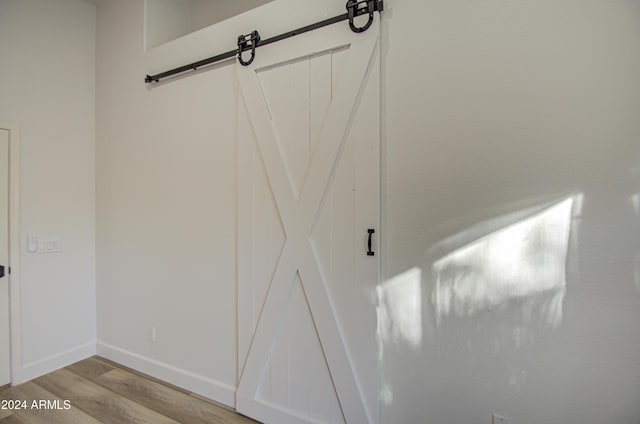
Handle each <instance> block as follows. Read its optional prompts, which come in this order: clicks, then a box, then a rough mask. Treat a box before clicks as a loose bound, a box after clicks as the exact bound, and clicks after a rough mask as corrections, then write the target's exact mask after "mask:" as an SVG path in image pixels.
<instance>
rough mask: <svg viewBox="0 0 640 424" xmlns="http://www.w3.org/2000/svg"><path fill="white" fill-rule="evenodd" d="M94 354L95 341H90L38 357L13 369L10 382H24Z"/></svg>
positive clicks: (14, 383)
mask: <svg viewBox="0 0 640 424" xmlns="http://www.w3.org/2000/svg"><path fill="white" fill-rule="evenodd" d="M95 354H96V343H95V342H91V343H87V344H85V345H83V346H78V347H76V348H73V349H69V350H67V351H65V352H61V353H57V354H55V355H52V356H49V357H48V358H44V359H40V360H38V361H36V362H31V363H29V364H25V365H23V366H22V367H18V369H16V370H14V373H13V375H12V376H11V384H12V385H14V386H15V385H17V384H21V383H25V382H27V381H29V380H33V379H34V378H38V377H40V376H41V375H45V374H48V373H50V372H53V371H55V370H58V369H60V368H63V367H66V366H67V365H71V364H73V363H75V362H78V361H82V360H83V359H86V358H89V357H90V356H93V355H95Z"/></svg>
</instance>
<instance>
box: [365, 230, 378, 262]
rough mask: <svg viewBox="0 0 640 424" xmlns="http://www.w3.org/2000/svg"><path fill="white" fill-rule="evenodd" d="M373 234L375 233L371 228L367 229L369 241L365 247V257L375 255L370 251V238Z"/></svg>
mask: <svg viewBox="0 0 640 424" xmlns="http://www.w3.org/2000/svg"><path fill="white" fill-rule="evenodd" d="M375 232H376V230H374V229H373V228H369V229H368V230H367V233H369V240H368V241H367V247H368V250H367V256H373V255H375V254H376V253H375V252H374V251H373V250H371V236H372V235H373V233H375Z"/></svg>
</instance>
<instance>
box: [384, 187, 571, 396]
mask: <svg viewBox="0 0 640 424" xmlns="http://www.w3.org/2000/svg"><path fill="white" fill-rule="evenodd" d="M581 205H582V195H581V194H575V195H570V196H565V197H563V198H561V199H560V200H558V199H556V200H555V201H553V202H547V203H545V204H542V205H537V206H535V207H532V208H528V209H525V210H521V211H518V212H515V213H511V214H509V215H505V216H501V217H497V218H494V219H491V220H489V221H486V222H483V223H480V224H478V225H475V226H473V227H471V228H468V229H466V230H464V231H462V232H460V233H458V234H457V235H455V236H453V237H450V238H448V239H446V240H443V241H441V242H439V243H437V244H436V245H435V246H433V247H432V248H431V249H430V250H429V251H428V252H427V258H426V262H425V265H424V268H423V269H420V268H419V267H414V268H411V269H409V270H408V271H406V272H404V273H402V274H399V275H397V276H395V277H393V278H391V279H389V280H387V281H385V282H384V283H383V284H381V286H380V288H379V292H378V296H379V310H378V321H379V326H380V327H379V329H380V337H381V345H382V349H381V355H384V347H385V346H395V347H397V346H402V347H403V348H405V349H409V350H412V351H415V352H418V351H420V350H421V349H423V343H424V340H423V339H424V338H427V339H429V338H432V337H433V338H434V339H435V341H436V343H437V349H438V352H441V351H443V352H446V354H447V355H451V354H452V352H454V354H458V355H462V357H461V358H459V359H462V358H464V361H465V362H467V361H469V360H470V361H471V362H472V363H473V362H474V358H482V357H494V358H495V357H497V356H504V357H507V356H508V355H510V354H511V353H513V352H514V351H517V350H519V349H522V348H523V347H525V346H527V345H530V344H532V343H533V339H534V337H535V336H536V335H539V334H544V333H545V332H547V331H550V330H553V329H555V328H557V327H558V326H559V325H560V324H561V323H562V319H563V301H564V297H565V294H566V292H567V273H568V272H567V267H568V266H569V261H568V259H569V258H568V252H575V251H576V249H572V248H571V246H573V245H575V244H576V243H577V234H578V231H577V225H578V222H579V218H580V214H581ZM573 259H575V258H573ZM428 299H430V302H429V300H428ZM425 327H427V328H425ZM494 371H495V370H494ZM503 371H504V370H503ZM480 372H481V371H480ZM525 378H526V375H523V373H522V372H520V371H517V370H515V369H508V367H507V370H506V374H505V379H506V383H507V384H508V385H509V386H511V387H516V388H517V387H520V385H521V384H522V383H523V380H524V379H525ZM381 396H382V400H383V402H385V403H388V402H391V397H392V393H391V391H390V390H386V389H385V388H384V386H383V388H382V393H381Z"/></svg>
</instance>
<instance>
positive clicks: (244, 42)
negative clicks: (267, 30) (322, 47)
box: [144, 0, 384, 84]
mask: <svg viewBox="0 0 640 424" xmlns="http://www.w3.org/2000/svg"><path fill="white" fill-rule="evenodd" d="M346 8H347V13H344V14H342V15H338V16H335V17H333V18H329V19H325V20H323V21H320V22H316V23H315V24H311V25H307V26H304V27H301V28H298V29H294V30H293V31H289V32H285V33H283V34H280V35H276V36H274V37H271V38H268V39H266V40H262V39H260V33H259V32H258V31H252V32H251V33H249V34H246V35H240V36H238V42H237V45H238V48H237V49H235V50H230V51H228V52H225V53H221V54H218V55H216V56H212V57H209V58H207V59H202V60H199V61H197V62H193V63H190V64H188V65H184V66H180V67H178V68H174V69H170V70H168V71H165V72H161V73H159V74H155V75H147V76H146V77H145V79H144V82H146V83H147V84H148V83H155V82H159V81H160V80H161V79H164V78H167V77H170V76H174V75H178V74H182V73H184V72H188V71H195V70H197V69H200V68H202V67H204V66H207V65H211V64H213V63H216V62H219V61H221V60H225V59H230V58H232V57H234V56H237V57H238V61H239V62H240V63H241V64H242V65H244V66H248V65H250V64H251V62H253V60H254V59H255V57H256V49H257V48H258V47H262V46H266V45H267V44H271V43H275V42H276V41H280V40H284V39H287V38H291V37H295V36H296V35H300V34H304V33H305V32H309V31H313V30H314V29H318V28H322V27H325V26H327V25H332V24H335V23H337V22H341V21H346V20H348V21H349V27H350V28H351V30H352V31H353V32H364V31H366V30H367V29H369V27H370V26H371V24H372V23H373V15H374V13H375V12H382V11H383V10H384V3H383V0H349V1H347V5H346ZM362 15H368V19H367V22H366V23H365V24H364V25H362V26H358V25H357V23H356V21H355V18H357V17H358V16H362ZM245 52H246V53H245Z"/></svg>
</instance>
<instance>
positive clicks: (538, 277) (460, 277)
mask: <svg viewBox="0 0 640 424" xmlns="http://www.w3.org/2000/svg"><path fill="white" fill-rule="evenodd" d="M573 203H574V198H573V197H570V198H568V199H566V200H563V201H561V202H559V203H556V204H555V205H553V206H551V207H549V208H547V209H545V210H543V211H542V212H539V213H538V214H536V215H534V216H532V217H530V218H527V219H524V220H521V221H519V222H516V223H515V224H512V225H510V226H507V227H505V228H502V229H500V230H497V231H494V232H493V233H490V234H488V235H486V236H484V237H482V238H480V239H478V240H475V241H473V242H471V243H469V244H467V245H465V246H463V247H461V248H459V249H457V250H455V251H453V252H451V253H449V254H448V255H446V256H444V257H443V258H441V259H439V260H437V261H436V262H434V263H433V265H432V275H433V278H434V281H435V286H434V289H433V292H432V302H433V305H434V307H435V311H436V318H437V321H438V323H440V321H441V320H442V319H443V318H444V317H447V316H459V317H468V316H472V315H474V314H476V313H479V312H482V311H488V310H493V309H496V308H502V307H506V306H507V305H508V304H509V303H510V302H511V301H519V302H522V301H523V300H526V299H535V298H538V297H539V298H540V299H541V301H540V302H533V303H532V302H529V304H528V308H529V309H535V311H534V310H532V311H530V312H529V313H530V315H536V316H538V317H542V318H543V319H544V320H545V321H546V323H547V324H549V325H551V326H554V327H555V326H558V325H559V324H560V323H561V322H562V303H563V299H564V295H565V291H566V262H567V251H568V244H569V234H570V230H571V213H572V207H573ZM537 295H541V296H537Z"/></svg>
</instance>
